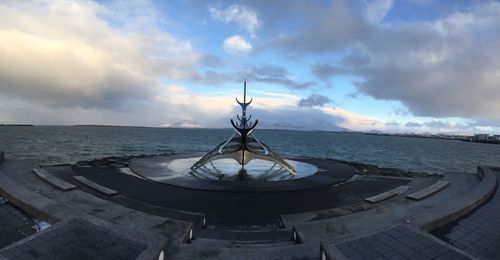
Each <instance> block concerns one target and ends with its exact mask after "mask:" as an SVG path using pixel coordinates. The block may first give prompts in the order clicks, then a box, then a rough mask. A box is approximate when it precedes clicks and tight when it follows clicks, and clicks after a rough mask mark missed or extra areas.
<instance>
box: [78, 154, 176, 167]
mask: <svg viewBox="0 0 500 260" xmlns="http://www.w3.org/2000/svg"><path fill="white" fill-rule="evenodd" d="M172 154H173V152H169V153H162V154H141V155H128V156H111V157H104V158H99V159H95V160H90V161H89V160H83V161H79V162H77V163H75V166H76V167H82V168H83V167H114V168H126V167H128V165H129V164H130V161H132V160H133V159H137V158H145V157H151V156H163V155H172Z"/></svg>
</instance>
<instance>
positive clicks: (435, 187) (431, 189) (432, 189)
mask: <svg viewBox="0 0 500 260" xmlns="http://www.w3.org/2000/svg"><path fill="white" fill-rule="evenodd" d="M449 184H450V182H449V181H443V180H439V181H437V182H435V183H434V184H432V185H430V186H428V187H426V188H423V189H421V190H419V191H416V192H413V193H410V194H408V195H406V197H407V198H409V199H413V200H421V199H424V198H427V197H429V196H431V195H432V194H434V193H436V192H438V191H440V190H442V189H444V188H445V187H446V186H448V185H449Z"/></svg>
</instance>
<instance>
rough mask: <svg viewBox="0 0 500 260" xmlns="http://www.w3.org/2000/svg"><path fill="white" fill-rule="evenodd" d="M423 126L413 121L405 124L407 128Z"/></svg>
mask: <svg viewBox="0 0 500 260" xmlns="http://www.w3.org/2000/svg"><path fill="white" fill-rule="evenodd" d="M421 126H422V124H420V123H418V122H412V121H410V122H407V123H406V124H405V127H421Z"/></svg>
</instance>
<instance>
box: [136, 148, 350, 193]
mask: <svg viewBox="0 0 500 260" xmlns="http://www.w3.org/2000/svg"><path fill="white" fill-rule="evenodd" d="M200 155H201V153H196V154H194V153H191V154H175V155H166V156H153V157H146V158H137V159H133V160H132V161H131V162H130V164H129V168H130V170H132V172H133V174H136V175H139V176H141V177H143V178H146V179H149V180H151V181H155V182H159V183H165V184H168V185H174V186H178V187H183V188H188V189H199V190H212V191H226V192H277V191H278V192H279V191H293V190H303V189H312V188H315V187H318V186H319V187H322V186H325V185H333V184H337V183H341V182H344V181H345V180H346V178H349V177H350V176H352V174H354V172H355V169H354V168H353V167H352V166H349V165H346V164H343V163H338V162H332V161H330V160H324V159H305V158H304V159H299V158H294V159H293V160H291V159H287V161H288V162H289V163H290V164H291V165H293V166H294V167H295V169H297V175H296V176H291V175H290V174H289V173H288V172H287V171H286V170H284V169H281V168H280V167H279V166H277V165H274V164H273V163H272V162H269V161H264V160H252V161H250V162H249V163H248V164H246V165H245V170H246V173H241V172H240V170H241V165H239V164H238V163H237V162H236V161H234V160H232V159H221V160H215V161H212V162H210V163H209V164H207V165H205V166H204V167H202V168H198V169H196V170H195V171H192V170H191V169H190V167H191V165H192V163H193V162H195V161H196V160H198V159H199V158H200V157H199V156H200ZM319 167H321V169H319ZM332 173H334V174H332Z"/></svg>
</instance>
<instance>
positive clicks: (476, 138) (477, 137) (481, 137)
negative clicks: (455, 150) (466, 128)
mask: <svg viewBox="0 0 500 260" xmlns="http://www.w3.org/2000/svg"><path fill="white" fill-rule="evenodd" d="M472 140H474V141H487V140H488V134H475V135H474V137H473V138H472Z"/></svg>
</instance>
